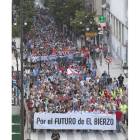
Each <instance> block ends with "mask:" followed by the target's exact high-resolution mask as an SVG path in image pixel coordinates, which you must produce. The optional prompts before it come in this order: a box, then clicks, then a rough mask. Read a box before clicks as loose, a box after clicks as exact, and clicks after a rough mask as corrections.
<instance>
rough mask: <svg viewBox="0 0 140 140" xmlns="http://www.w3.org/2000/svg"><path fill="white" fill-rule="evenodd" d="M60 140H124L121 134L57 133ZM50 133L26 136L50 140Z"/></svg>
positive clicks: (32, 139) (32, 138)
mask: <svg viewBox="0 0 140 140" xmlns="http://www.w3.org/2000/svg"><path fill="white" fill-rule="evenodd" d="M59 134H60V140H126V136H125V134H123V133H102V132H90V133H87V132H59ZM51 135H52V133H51V132H48V133H47V132H45V133H38V132H36V133H30V134H28V135H27V138H28V139H31V140H50V139H51Z"/></svg>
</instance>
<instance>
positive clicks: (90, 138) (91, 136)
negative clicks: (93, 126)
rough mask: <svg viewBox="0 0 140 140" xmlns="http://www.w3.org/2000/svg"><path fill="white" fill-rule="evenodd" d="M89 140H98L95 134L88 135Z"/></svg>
mask: <svg viewBox="0 0 140 140" xmlns="http://www.w3.org/2000/svg"><path fill="white" fill-rule="evenodd" d="M88 137H89V140H97V138H96V136H95V133H88Z"/></svg>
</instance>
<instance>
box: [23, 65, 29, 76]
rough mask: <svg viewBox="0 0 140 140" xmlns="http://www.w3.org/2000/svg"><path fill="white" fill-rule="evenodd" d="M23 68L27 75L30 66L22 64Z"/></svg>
mask: <svg viewBox="0 0 140 140" xmlns="http://www.w3.org/2000/svg"><path fill="white" fill-rule="evenodd" d="M24 70H25V73H26V74H27V75H29V74H30V66H29V65H26V66H24Z"/></svg>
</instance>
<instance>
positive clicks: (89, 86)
mask: <svg viewBox="0 0 140 140" xmlns="http://www.w3.org/2000/svg"><path fill="white" fill-rule="evenodd" d="M33 18H34V23H33V26H32V29H31V31H30V33H29V35H28V40H27V47H28V49H27V50H26V55H25V56H26V58H27V59H26V60H27V62H29V64H30V74H29V75H28V74H26V73H25V72H24V87H25V93H26V94H25V107H26V105H27V109H28V110H29V112H30V113H31V114H30V123H31V129H32V130H33V131H34V127H33V118H34V113H35V112H40V113H41V112H47V113H67V114H70V113H81V114H87V113H88V114H116V116H117V118H116V119H117V132H119V131H120V124H121V120H122V116H123V118H124V119H123V120H122V121H123V123H127V125H128V88H127V87H126V86H125V85H124V84H123V81H124V77H123V76H122V74H120V76H118V77H113V75H108V74H107V73H106V71H104V73H103V74H102V75H97V74H96V68H95V67H93V66H91V63H90V62H89V57H92V56H93V51H94V50H93V46H92V45H91V44H90V45H89V48H88V47H87V48H85V47H81V46H77V44H76V43H75V42H72V41H70V40H69V38H68V37H66V36H65V35H64V34H63V33H61V32H60V31H59V30H58V29H57V27H56V26H55V22H54V19H53V17H52V16H51V15H50V12H49V10H48V9H43V8H42V9H40V11H39V12H38V13H37V15H36V16H35V17H33ZM97 48H98V49H99V51H98V49H97ZM97 48H96V51H97V52H99V53H96V54H97V56H96V57H97V58H99V59H101V58H102V56H101V54H100V53H102V51H103V53H104V57H106V50H105V49H104V48H103V50H101V48H100V47H97ZM78 52H80V53H78ZM68 54H73V55H74V56H79V55H80V56H82V59H81V61H80V63H76V62H74V61H73V60H71V59H67V60H66V61H64V60H62V61H61V62H60V63H58V62H57V60H56V58H52V57H50V56H51V55H55V56H56V57H57V56H67V55H68ZM41 56H46V60H43V61H42V60H41ZM92 58H93V57H92ZM68 68H71V69H73V70H75V71H76V72H77V73H79V74H80V75H79V77H77V76H75V78H73V77H71V76H67V69H68ZM40 132H42V130H40Z"/></svg>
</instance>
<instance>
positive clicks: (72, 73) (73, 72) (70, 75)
mask: <svg viewBox="0 0 140 140" xmlns="http://www.w3.org/2000/svg"><path fill="white" fill-rule="evenodd" d="M79 75H80V74H79V73H77V72H76V71H74V70H73V69H71V68H68V69H67V76H68V77H72V78H75V76H76V77H77V78H79Z"/></svg>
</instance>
